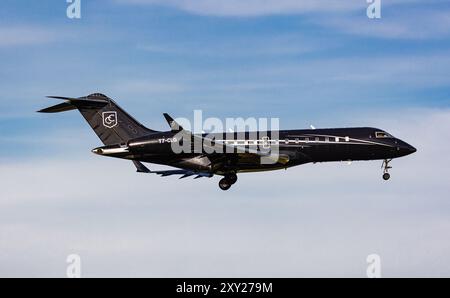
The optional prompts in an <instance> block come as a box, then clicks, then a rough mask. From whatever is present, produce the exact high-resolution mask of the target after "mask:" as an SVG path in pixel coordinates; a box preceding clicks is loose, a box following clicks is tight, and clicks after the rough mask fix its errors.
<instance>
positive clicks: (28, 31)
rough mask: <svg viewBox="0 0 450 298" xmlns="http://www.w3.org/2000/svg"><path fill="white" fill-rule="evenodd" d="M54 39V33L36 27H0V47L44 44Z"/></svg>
mask: <svg viewBox="0 0 450 298" xmlns="http://www.w3.org/2000/svg"><path fill="white" fill-rule="evenodd" d="M55 38H56V34H55V32H54V31H52V30H48V29H45V28H39V27H37V26H12V27H0V47H14V46H30V45H39V44H46V43H49V42H52V41H54V40H55Z"/></svg>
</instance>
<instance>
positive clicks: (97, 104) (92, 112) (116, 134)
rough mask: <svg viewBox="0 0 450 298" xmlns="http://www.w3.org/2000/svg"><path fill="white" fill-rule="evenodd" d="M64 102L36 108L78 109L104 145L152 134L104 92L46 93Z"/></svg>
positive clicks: (47, 111) (51, 110)
mask: <svg viewBox="0 0 450 298" xmlns="http://www.w3.org/2000/svg"><path fill="white" fill-rule="evenodd" d="M49 98H55V99H61V100H64V101H65V102H63V103H61V104H57V105H55V106H51V107H48V108H46V109H43V110H40V111H38V112H40V113H59V112H65V111H70V110H75V109H78V111H80V113H81V115H83V117H84V118H85V119H86V121H87V122H88V123H89V125H90V126H91V127H92V129H93V130H94V131H95V133H96V134H97V136H98V137H99V138H100V140H101V141H102V142H103V144H105V145H113V144H123V143H126V142H127V141H129V140H130V139H133V138H138V137H142V136H145V135H149V134H151V133H154V132H155V131H154V130H151V129H148V128H147V127H145V126H144V125H142V124H141V123H139V122H138V121H137V120H136V119H134V118H133V117H132V116H130V115H129V114H128V113H127V112H125V111H124V110H123V109H122V108H121V107H119V106H118V105H117V104H116V103H115V102H114V101H113V100H112V99H111V98H109V97H107V96H106V95H103V94H100V93H95V94H91V95H88V96H86V97H79V98H70V97H60V96H49Z"/></svg>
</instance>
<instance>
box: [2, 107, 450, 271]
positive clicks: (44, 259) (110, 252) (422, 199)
mask: <svg viewBox="0 0 450 298" xmlns="http://www.w3.org/2000/svg"><path fill="white" fill-rule="evenodd" d="M375 116H376V115H373V118H372V116H369V119H373V120H372V121H373V123H374V125H376V126H381V127H383V128H386V129H387V130H389V131H391V132H393V133H394V134H395V135H396V136H398V137H400V138H402V139H405V140H406V141H408V142H410V143H411V144H412V145H414V146H416V147H417V148H418V152H417V153H415V154H414V155H412V156H409V157H405V158H402V159H398V160H395V161H394V162H393V166H394V168H393V169H392V172H391V173H392V180H391V181H389V182H388V183H386V182H384V181H382V179H381V170H380V163H379V162H361V163H353V165H352V166H347V165H346V164H345V163H344V164H340V163H332V164H316V165H305V166H300V167H297V168H294V169H289V170H288V171H278V172H270V173H255V174H243V175H241V176H240V179H239V182H238V184H237V185H235V187H234V188H233V189H231V190H230V191H229V192H222V191H220V190H219V189H218V187H217V185H216V183H217V179H216V178H213V179H200V180H192V179H185V180H178V179H177V178H173V177H169V178H160V177H156V176H151V175H140V174H137V173H135V172H134V169H133V166H132V164H131V163H130V162H128V161H120V160H114V159H107V158H101V157H98V156H94V155H92V154H90V153H89V152H88V149H89V148H87V150H86V156H85V157H84V158H83V159H82V160H80V159H76V160H71V159H52V158H47V159H40V160H35V159H30V160H22V161H11V162H8V163H3V164H0V180H1V181H2V188H1V189H0V198H1V199H0V206H1V207H0V243H2V245H1V246H0V264H2V266H1V267H0V275H1V276H12V275H13V276H64V274H65V266H66V263H65V258H66V256H67V255H68V254H71V253H78V254H80V255H81V257H82V266H83V267H82V268H83V274H84V276H154V277H157V276H159V277H161V276H172V277H173V276H177V277H180V276H186V277H192V276H228V277H229V276H235V277H241V276H253V277H254V276H261V277H267V276H357V277H364V276H365V270H366V256H367V255H368V254H371V253H378V254H380V255H381V257H382V266H383V275H384V276H449V275H450V271H449V268H448V266H446V264H448V263H449V261H450V258H449V255H448V250H449V249H450V241H449V240H448V239H447V238H445V237H442V235H445V233H446V231H448V229H449V228H450V221H449V219H448V212H450V204H449V203H448V199H447V197H448V192H449V191H450V190H449V186H448V184H447V183H446V182H447V181H446V177H448V176H449V175H450V172H449V171H450V167H449V165H450V158H449V157H448V154H447V152H446V148H448V146H449V141H448V139H447V138H443V137H442V136H443V135H446V133H447V132H446V129H447V127H448V126H449V125H450V111H448V110H446V111H436V110H435V111H433V110H430V111H427V110H411V111H403V112H402V113H401V114H399V111H392V112H391V113H390V114H389V113H388V114H384V115H383V117H375ZM378 116H379V115H378ZM359 117H362V115H360V116H359ZM437 157H439V158H437ZM153 168H154V167H153Z"/></svg>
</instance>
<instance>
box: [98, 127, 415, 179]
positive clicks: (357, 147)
mask: <svg viewBox="0 0 450 298" xmlns="http://www.w3.org/2000/svg"><path fill="white" fill-rule="evenodd" d="M254 135H255V134H252V133H249V132H246V133H219V134H217V133H216V134H210V135H206V134H203V135H202V137H203V138H206V137H209V138H211V139H214V140H215V141H216V143H221V144H224V145H226V146H228V147H236V148H238V147H246V148H254V149H255V150H256V149H258V148H261V147H264V146H266V147H273V146H277V150H278V154H279V155H281V156H283V157H285V159H284V160H282V161H281V162H274V163H271V164H261V162H260V160H259V159H255V158H254V156H252V155H247V154H244V153H243V154H238V153H237V152H236V151H234V152H227V151H226V150H225V149H224V150H223V153H224V154H228V155H229V157H231V156H232V158H227V162H226V163H224V162H222V161H221V157H223V154H217V156H216V157H217V160H215V156H214V154H213V155H211V154H209V152H205V150H200V151H194V150H189V151H188V152H182V153H175V152H174V150H172V148H173V147H172V146H173V145H174V143H177V142H179V137H177V136H178V134H177V133H176V132H172V131H168V132H158V133H154V134H151V135H148V136H145V137H141V138H136V139H132V140H130V141H129V142H128V143H127V144H123V146H124V147H126V148H127V150H126V151H121V150H120V149H119V150H117V149H116V148H117V146H112V147H111V146H109V147H108V146H106V147H101V148H103V149H102V152H101V154H102V155H107V156H112V157H118V158H126V159H132V160H139V161H142V162H150V163H157V164H163V165H170V166H175V167H179V168H183V169H189V170H194V171H207V172H211V173H214V174H222V175H223V174H226V173H227V172H235V173H238V172H252V171H262V170H273V169H281V168H288V167H292V166H297V165H301V164H305V163H309V162H313V163H316V162H332V161H353V160H386V159H393V158H397V157H401V156H405V155H408V154H411V153H413V152H415V151H416V149H415V148H414V147H412V146H411V145H409V144H407V143H406V142H404V141H402V140H400V139H397V138H395V137H393V136H391V135H389V134H388V133H386V132H385V131H383V130H381V129H377V128H370V127H361V128H331V129H306V130H282V131H279V132H276V133H275V132H270V131H269V132H267V133H265V135H266V137H265V138H264V137H263V138H258V137H256V138H255V137H254ZM274 136H276V137H274ZM108 149H109V150H110V151H108ZM94 152H95V153H100V151H99V150H98V148H97V149H94ZM205 153H208V154H209V157H208V158H207V159H206V158H203V159H202V157H204V156H205ZM211 159H212V160H211Z"/></svg>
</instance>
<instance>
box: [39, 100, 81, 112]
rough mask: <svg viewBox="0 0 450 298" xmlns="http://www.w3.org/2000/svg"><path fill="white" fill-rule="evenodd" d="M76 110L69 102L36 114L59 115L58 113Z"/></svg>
mask: <svg viewBox="0 0 450 298" xmlns="http://www.w3.org/2000/svg"><path fill="white" fill-rule="evenodd" d="M76 108H77V107H76V106H74V105H72V104H71V103H69V102H63V103H60V104H57V105H55V106H51V107H48V108H45V109H42V110H40V111H38V112H39V113H59V112H65V111H71V110H75V109H76Z"/></svg>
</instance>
